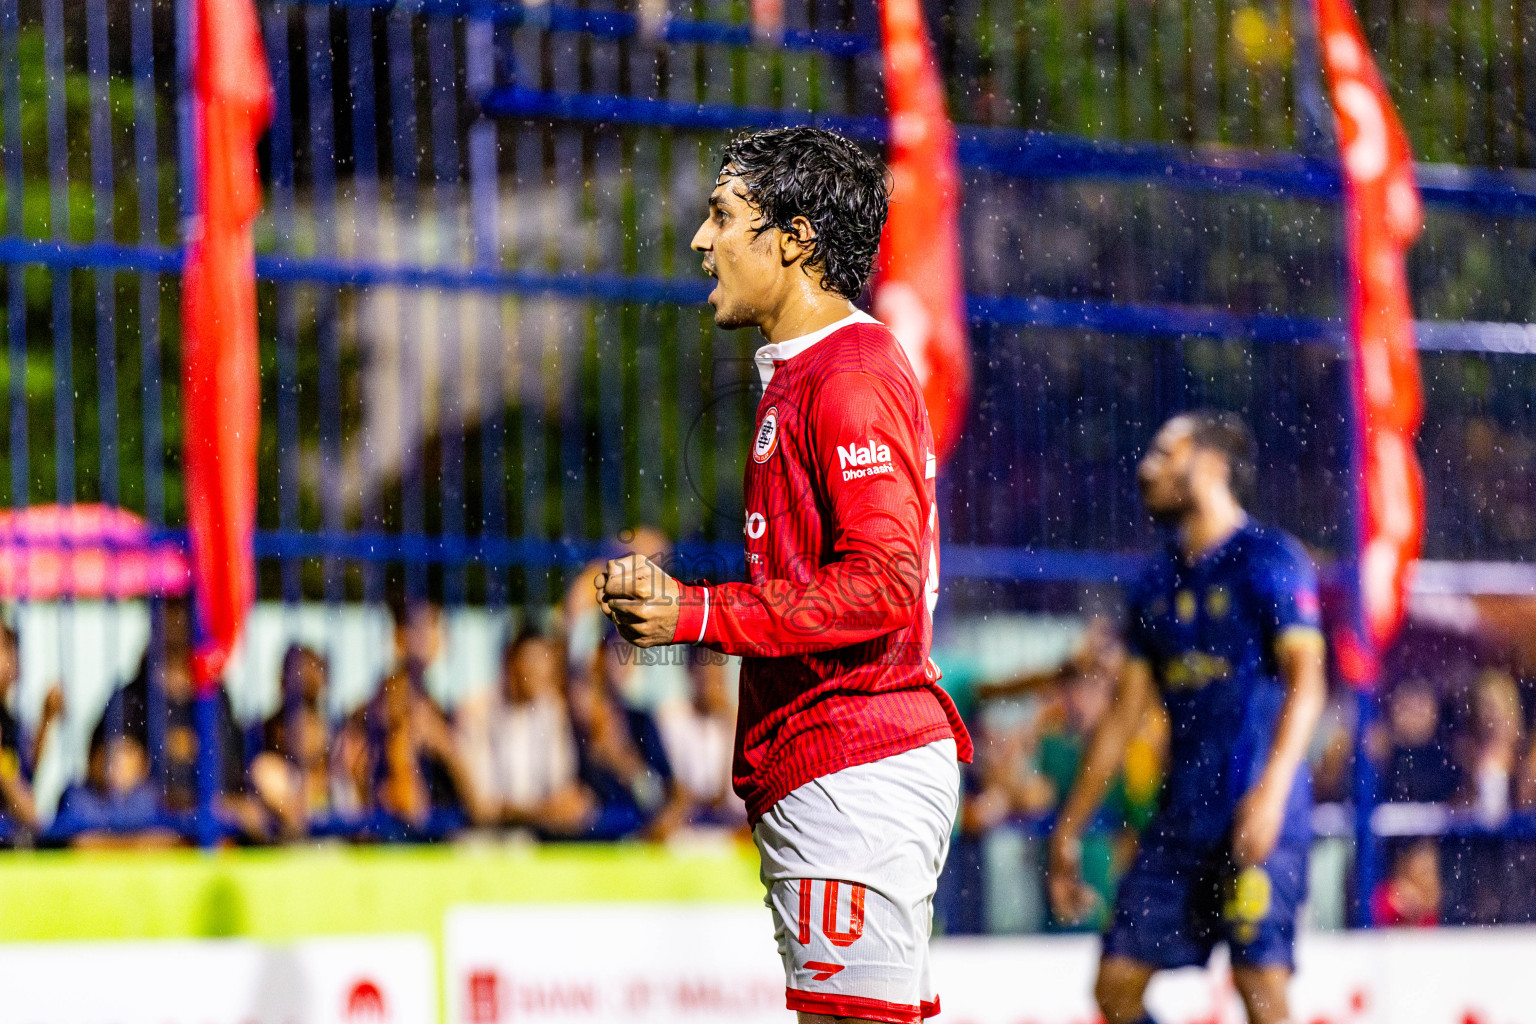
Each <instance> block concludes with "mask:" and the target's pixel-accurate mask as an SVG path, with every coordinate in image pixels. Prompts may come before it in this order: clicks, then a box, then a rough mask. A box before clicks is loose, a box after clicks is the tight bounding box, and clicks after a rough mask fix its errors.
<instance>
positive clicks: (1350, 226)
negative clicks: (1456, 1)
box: [1314, 0, 1424, 683]
mask: <svg viewBox="0 0 1536 1024" xmlns="http://www.w3.org/2000/svg"><path fill="white" fill-rule="evenodd" d="M1314 5H1315V7H1316V10H1317V23H1318V36H1319V40H1320V42H1321V47H1322V56H1323V67H1324V69H1325V70H1326V71H1327V74H1328V84H1329V89H1330V95H1331V96H1332V99H1333V110H1334V122H1335V124H1336V126H1337V128H1338V137H1339V154H1340V157H1341V160H1342V164H1343V169H1344V212H1345V227H1346V232H1347V236H1348V238H1347V242H1348V250H1349V251H1348V257H1349V279H1350V286H1351V293H1352V294H1351V296H1350V330H1351V335H1352V341H1353V347H1354V366H1353V370H1354V397H1355V419H1356V435H1357V440H1356V445H1357V447H1356V451H1357V457H1356V463H1357V472H1358V473H1359V479H1358V481H1357V493H1358V495H1359V497H1358V505H1359V516H1358V530H1359V545H1360V548H1359V572H1360V578H1359V595H1360V620H1361V622H1360V625H1361V627H1362V629H1363V633H1362V635H1361V636H1360V637H1359V641H1360V642H1359V643H1358V644H1355V643H1352V642H1351V643H1346V645H1345V646H1346V647H1350V648H1357V649H1356V651H1355V653H1356V655H1358V656H1357V657H1353V658H1349V659H1345V660H1344V662H1343V664H1344V667H1345V669H1346V671H1347V672H1348V673H1349V674H1350V675H1351V681H1353V682H1357V683H1365V682H1369V681H1370V677H1371V676H1372V675H1373V674H1374V665H1375V662H1376V656H1377V655H1378V654H1379V653H1380V652H1381V651H1382V650H1383V649H1384V648H1385V647H1386V646H1387V645H1388V644H1390V643H1391V642H1392V639H1393V637H1395V636H1396V635H1397V631H1398V629H1399V628H1400V627H1401V626H1402V623H1403V619H1404V617H1405V616H1406V614H1407V604H1408V592H1409V588H1410V587H1411V586H1412V583H1413V571H1414V567H1415V565H1416V563H1417V562H1418V558H1419V553H1420V550H1421V547H1422V544H1423V530H1424V480H1423V475H1422V473H1421V471H1420V469H1419V462H1418V456H1417V455H1416V454H1415V451H1414V438H1415V436H1416V435H1417V434H1418V430H1419V422H1420V420H1421V419H1422V418H1423V413H1424V401H1423V392H1422V389H1421V387H1420V383H1419V356H1418V350H1417V349H1416V348H1415V346H1414V339H1413V307H1412V304H1411V303H1410V301H1409V297H1408V276H1407V270H1406V267H1405V264H1404V261H1405V257H1406V255H1407V252H1408V249H1409V247H1410V246H1411V245H1412V244H1413V241H1414V239H1415V238H1417V237H1418V234H1419V230H1420V228H1421V227H1422V223H1423V218H1422V213H1421V209H1420V206H1419V193H1418V189H1417V187H1416V186H1415V184H1414V179H1413V151H1412V149H1411V147H1410V146H1409V143H1408V136H1407V134H1406V133H1405V132H1404V131H1403V126H1402V123H1401V122H1400V121H1399V120H1398V118H1397V111H1396V110H1395V109H1394V108H1393V105H1392V98H1391V96H1390V95H1388V93H1387V89H1386V86H1385V85H1384V84H1383V83H1382V80H1381V75H1380V73H1379V72H1378V71H1377V69H1376V63H1375V61H1374V59H1373V58H1372V57H1371V51H1370V48H1369V47H1368V46H1367V45H1366V42H1365V35H1364V33H1363V32H1361V31H1360V22H1359V21H1358V20H1357V19H1356V17H1355V12H1354V10H1353V8H1351V7H1350V5H1349V3H1348V2H1347V0H1314ZM1349 640H1350V641H1353V640H1354V638H1352V637H1351V638H1349ZM1350 665H1354V666H1355V668H1354V669H1351V668H1350Z"/></svg>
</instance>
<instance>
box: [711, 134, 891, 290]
mask: <svg viewBox="0 0 1536 1024" xmlns="http://www.w3.org/2000/svg"><path fill="white" fill-rule="evenodd" d="M720 167H721V169H722V170H724V169H726V168H729V169H730V172H731V173H732V174H733V175H735V176H736V177H739V178H740V179H741V181H742V183H743V184H744V185H745V186H746V189H747V195H746V199H747V201H748V202H749V203H751V204H752V205H753V206H754V207H756V208H757V210H758V211H759V212H760V213H761V214H762V218H763V226H762V227H761V228H759V229H758V230H759V232H762V231H766V230H767V229H768V228H778V229H779V230H780V231H791V230H793V229H792V228H791V227H790V222H791V221H792V220H794V219H795V218H796V217H804V218H805V219H806V220H808V221H810V222H811V228H812V229H813V230H814V231H815V237H814V239H813V240H812V243H811V254H810V255H809V256H808V257H806V259H805V262H804V263H802V264H801V266H802V267H803V268H804V269H805V270H806V272H807V273H809V272H810V271H811V270H812V269H813V268H815V269H818V270H820V271H821V280H822V286H823V287H824V288H826V290H827V291H829V292H833V293H835V294H838V295H841V296H843V297H844V298H846V299H857V298H858V297H859V296H860V295H861V294H862V293H863V291H864V286H865V285H866V284H867V283H868V282H869V275H870V272H871V271H872V270H873V268H874V262H875V252H876V250H878V249H879V248H880V232H881V230H882V229H883V228H884V227H885V214H886V208H887V207H888V206H889V204H890V199H891V180H890V175H889V174H888V173H887V172H886V169H885V164H884V163H883V162H881V161H880V160H879V159H878V158H876V157H873V156H871V155H870V154H869V153H866V152H865V151H864V150H862V149H860V148H859V147H858V146H856V145H854V144H853V143H852V142H850V141H848V140H847V139H845V138H843V137H842V136H841V135H839V134H837V133H836V132H831V131H827V130H826V129H824V128H769V129H765V130H763V131H755V132H747V133H745V134H743V135H738V136H736V137H735V138H734V139H732V140H731V141H730V142H729V143H728V144H727V145H726V147H725V151H724V152H723V153H722V154H721V156H720Z"/></svg>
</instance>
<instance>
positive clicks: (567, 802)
mask: <svg viewBox="0 0 1536 1024" xmlns="http://www.w3.org/2000/svg"><path fill="white" fill-rule="evenodd" d="M501 683H502V685H501V689H500V693H499V700H498V701H497V703H496V705H495V706H494V707H493V708H492V710H491V713H490V743H489V748H490V750H489V754H490V756H489V765H488V771H489V779H488V780H487V786H486V789H487V790H488V792H489V795H490V799H491V800H492V801H493V802H494V807H495V815H496V819H497V820H498V821H499V822H501V823H502V824H504V825H509V826H514V827H525V828H530V829H533V830H534V831H535V832H536V833H538V834H540V835H553V836H562V835H573V834H576V833H579V832H581V831H582V830H583V829H584V828H585V827H586V824H587V822H588V821H589V820H590V819H591V818H592V817H593V816H594V814H595V811H596V805H597V801H596V798H595V797H594V796H593V794H592V793H591V792H590V791H589V790H587V789H586V788H585V787H584V786H583V785H582V784H581V782H580V780H579V779H578V778H577V755H576V737H575V733H574V731H573V727H572V725H571V716H570V712H569V711H568V709H567V708H566V703H565V659H564V655H563V651H562V646H561V644H560V643H559V642H558V641H557V640H555V639H554V638H552V637H548V636H545V635H544V634H542V633H540V632H538V631H537V630H535V629H531V628H530V629H524V630H523V631H522V632H520V633H519V634H518V635H517V636H516V637H515V638H514V639H513V640H512V642H511V643H509V644H508V645H507V647H506V650H505V652H504V654H503V659H502V680H501Z"/></svg>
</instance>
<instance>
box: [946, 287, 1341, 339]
mask: <svg viewBox="0 0 1536 1024" xmlns="http://www.w3.org/2000/svg"><path fill="white" fill-rule="evenodd" d="M967 309H968V311H969V314H970V318H971V322H972V323H973V324H996V325H1000V326H1006V327H1040V328H1062V329H1068V330H1074V329H1081V330H1088V331H1096V332H1099V333H1102V334H1135V335H1139V336H1150V337H1165V338H1173V337H1204V338H1223V339H1237V338H1242V339H1246V340H1248V341H1255V342H1266V343H1271V344H1292V345H1295V344H1307V343H1325V344H1329V345H1343V344H1344V341H1345V334H1344V324H1343V323H1342V321H1339V320H1319V319H1314V318H1311V317H1297V316H1276V315H1272V314H1257V315H1252V316H1247V315H1242V314H1238V313H1231V312H1228V311H1226V310H1219V309H1209V308H1203V307H1195V306H1169V305H1153V304H1148V303H1123V302H1098V301H1092V300H1087V301H1074V300H1067V299H1051V298H1045V297H1043V296H1034V297H1031V298H1015V297H1013V296H1008V295H998V296H991V295H972V296H970V297H969V299H968V300H967Z"/></svg>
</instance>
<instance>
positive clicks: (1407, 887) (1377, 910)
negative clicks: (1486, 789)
mask: <svg viewBox="0 0 1536 1024" xmlns="http://www.w3.org/2000/svg"><path fill="white" fill-rule="evenodd" d="M1371 917H1372V918H1373V919H1374V920H1375V922H1376V923H1377V924H1378V925H1384V926H1386V927H1389V928H1394V927H1411V928H1433V927H1435V926H1436V925H1438V924H1439V923H1440V847H1439V846H1438V845H1437V844H1436V842H1435V840H1434V839H1431V838H1428V837H1424V838H1419V839H1414V840H1412V841H1410V842H1408V843H1406V844H1404V845H1402V846H1400V847H1398V848H1397V849H1396V850H1395V851H1393V856H1392V872H1391V874H1390V875H1388V877H1387V878H1385V879H1384V880H1382V882H1381V884H1380V885H1378V886H1377V887H1376V892H1375V893H1374V894H1373V895H1372V897H1371Z"/></svg>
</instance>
